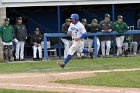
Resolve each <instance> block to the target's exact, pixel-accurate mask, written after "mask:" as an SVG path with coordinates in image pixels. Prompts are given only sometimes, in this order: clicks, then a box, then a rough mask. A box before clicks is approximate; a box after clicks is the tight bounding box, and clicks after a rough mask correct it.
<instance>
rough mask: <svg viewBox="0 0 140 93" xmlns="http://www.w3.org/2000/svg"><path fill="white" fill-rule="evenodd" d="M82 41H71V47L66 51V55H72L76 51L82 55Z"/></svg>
mask: <svg viewBox="0 0 140 93" xmlns="http://www.w3.org/2000/svg"><path fill="white" fill-rule="evenodd" d="M82 49H83V48H82V41H81V40H79V41H75V40H73V41H72V46H71V47H70V48H69V50H68V55H73V54H74V53H75V52H76V51H77V52H79V53H82Z"/></svg>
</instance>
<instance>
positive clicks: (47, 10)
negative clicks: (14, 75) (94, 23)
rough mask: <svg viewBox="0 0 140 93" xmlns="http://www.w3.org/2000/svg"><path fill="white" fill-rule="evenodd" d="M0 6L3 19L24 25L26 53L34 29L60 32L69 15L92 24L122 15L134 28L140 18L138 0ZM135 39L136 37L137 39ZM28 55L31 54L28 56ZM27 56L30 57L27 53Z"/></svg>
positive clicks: (48, 0) (51, 0)
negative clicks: (25, 30)
mask: <svg viewBox="0 0 140 93" xmlns="http://www.w3.org/2000/svg"><path fill="white" fill-rule="evenodd" d="M1 7H5V8H6V16H7V17H9V18H10V19H11V23H12V24H13V25H14V24H15V18H16V17H17V16H22V17H23V19H24V23H25V24H26V26H27V28H28V35H29V37H28V40H27V43H26V49H25V54H26V51H30V50H31V47H30V44H29V42H28V41H29V39H30V36H31V35H32V34H33V33H34V29H35V28H36V27H39V28H40V30H41V33H42V34H43V33H57V32H58V33H59V32H61V25H62V24H63V23H64V21H65V19H66V18H69V17H70V15H71V13H78V14H79V15H80V19H82V18H86V19H87V21H88V23H91V20H92V19H93V18H97V19H98V21H101V20H103V19H104V14H106V13H109V14H110V15H111V18H112V21H115V20H116V17H117V15H119V14H121V15H123V16H124V21H125V22H126V23H127V24H128V25H129V26H135V29H137V28H136V23H137V20H138V18H140V1H138V0H133V1H129V0H126V1H121V0H120V1H119V0H114V1H111V0H103V1H102V2H100V1H98V0H87V1H86V2H85V1H84V0H81V1H79V0H75V1H73V0H59V1H57V0H40V1H36V0H23V1H18V0H17V1H16V0H2V4H1ZM136 37H137V39H138V38H139V35H138V36H136ZM52 42H53V44H54V45H55V44H58V41H57V39H52ZM29 53H31V54H29ZM29 53H28V55H27V56H26V57H28V56H32V52H29Z"/></svg>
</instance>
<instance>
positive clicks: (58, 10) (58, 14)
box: [57, 6, 61, 58]
mask: <svg viewBox="0 0 140 93" xmlns="http://www.w3.org/2000/svg"><path fill="white" fill-rule="evenodd" d="M57 16H58V18H57V20H58V33H60V6H57ZM58 44H59V45H61V40H60V38H59V42H58ZM59 58H61V48H59Z"/></svg>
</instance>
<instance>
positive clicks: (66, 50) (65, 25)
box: [61, 19, 72, 59]
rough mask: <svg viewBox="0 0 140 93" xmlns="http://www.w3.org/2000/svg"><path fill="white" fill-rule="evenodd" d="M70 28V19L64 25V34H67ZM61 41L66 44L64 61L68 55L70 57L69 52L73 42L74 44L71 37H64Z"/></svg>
mask: <svg viewBox="0 0 140 93" xmlns="http://www.w3.org/2000/svg"><path fill="white" fill-rule="evenodd" d="M69 26H70V19H66V20H65V23H64V24H63V25H62V33H65V34H67V32H68V28H69ZM61 41H62V42H63V43H64V47H65V49H64V59H66V58H67V55H68V54H67V53H68V50H69V48H70V45H71V42H72V41H71V37H63V38H61Z"/></svg>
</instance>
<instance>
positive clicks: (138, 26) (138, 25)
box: [137, 19, 140, 30]
mask: <svg viewBox="0 0 140 93" xmlns="http://www.w3.org/2000/svg"><path fill="white" fill-rule="evenodd" d="M137 29H138V30H140V19H138V21H137Z"/></svg>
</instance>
